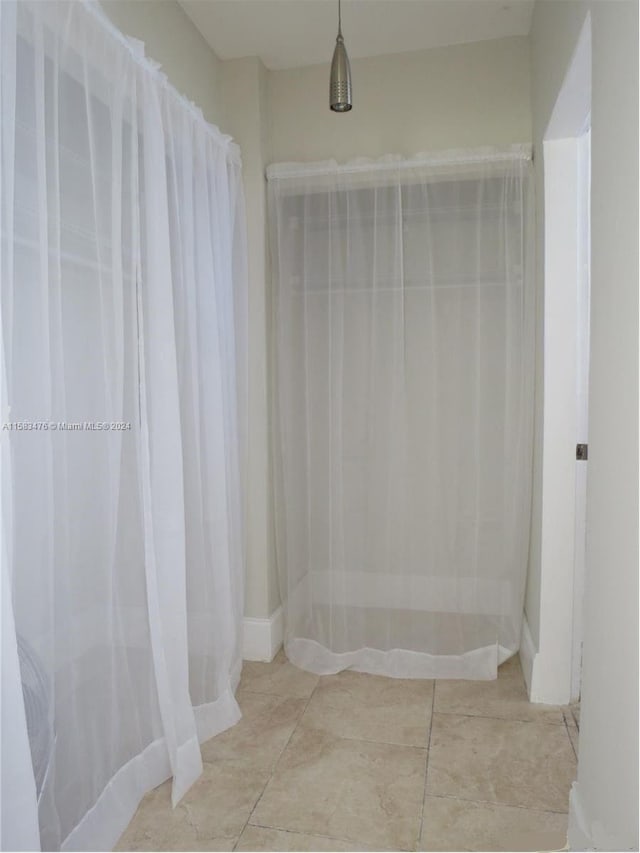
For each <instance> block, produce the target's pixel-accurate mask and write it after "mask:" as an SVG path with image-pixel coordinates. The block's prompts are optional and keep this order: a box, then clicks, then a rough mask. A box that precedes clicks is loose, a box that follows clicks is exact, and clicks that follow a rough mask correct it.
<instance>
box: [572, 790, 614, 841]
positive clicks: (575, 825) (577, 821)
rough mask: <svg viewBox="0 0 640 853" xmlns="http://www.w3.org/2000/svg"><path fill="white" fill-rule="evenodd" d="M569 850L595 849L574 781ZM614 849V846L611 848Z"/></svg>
mask: <svg viewBox="0 0 640 853" xmlns="http://www.w3.org/2000/svg"><path fill="white" fill-rule="evenodd" d="M568 841H569V850H595V849H596V848H595V847H594V844H593V839H592V838H591V833H590V832H589V829H588V826H587V821H586V819H585V816H584V811H583V809H582V805H581V803H580V790H579V788H578V783H577V782H574V783H573V785H572V786H571V793H570V794H569V830H568ZM611 849H612V850H613V849H614V848H613V847H612V848H611Z"/></svg>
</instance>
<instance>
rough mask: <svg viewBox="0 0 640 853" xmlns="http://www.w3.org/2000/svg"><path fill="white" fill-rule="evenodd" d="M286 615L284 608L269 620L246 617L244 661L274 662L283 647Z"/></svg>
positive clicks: (243, 625) (243, 627) (243, 641)
mask: <svg viewBox="0 0 640 853" xmlns="http://www.w3.org/2000/svg"><path fill="white" fill-rule="evenodd" d="M283 637H284V615H283V613H282V607H278V609H277V610H274V612H273V613H272V614H271V616H269V617H268V618H267V619H256V618H254V617H253V616H245V618H244V620H243V623H242V657H243V659H244V660H257V661H266V662H269V661H272V660H273V659H274V657H275V656H276V654H277V653H278V649H279V648H280V646H281V645H282V640H283Z"/></svg>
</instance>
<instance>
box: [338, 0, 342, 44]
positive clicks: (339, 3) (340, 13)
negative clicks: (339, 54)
mask: <svg viewBox="0 0 640 853" xmlns="http://www.w3.org/2000/svg"><path fill="white" fill-rule="evenodd" d="M338 35H339V36H341V35H342V7H341V0H338Z"/></svg>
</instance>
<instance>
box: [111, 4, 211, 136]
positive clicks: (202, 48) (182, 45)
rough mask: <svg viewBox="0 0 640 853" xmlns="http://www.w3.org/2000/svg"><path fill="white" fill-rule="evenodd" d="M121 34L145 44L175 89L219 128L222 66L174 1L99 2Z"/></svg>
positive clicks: (148, 54) (147, 51) (148, 53)
mask: <svg viewBox="0 0 640 853" xmlns="http://www.w3.org/2000/svg"><path fill="white" fill-rule="evenodd" d="M102 8H103V9H104V10H105V12H106V13H107V15H108V16H109V18H110V19H111V20H112V22H113V23H114V24H115V25H116V27H118V29H119V30H121V31H122V32H123V33H125V34H126V35H129V36H134V37H135V38H138V39H140V40H141V41H143V42H144V43H145V52H146V54H147V56H149V57H151V58H152V59H155V60H156V61H157V62H159V63H160V64H161V65H162V69H163V71H164V72H165V73H166V75H167V77H168V78H169V80H170V81H171V83H172V84H173V85H174V86H175V87H176V89H177V90H178V91H179V92H180V93H181V94H183V95H186V96H187V98H189V100H190V101H193V102H194V104H196V105H197V106H199V107H200V108H201V109H202V112H203V113H204V117H205V118H206V119H207V121H209V122H211V123H212V124H216V125H219V126H220V129H221V130H223V131H224V127H223V126H222V125H223V123H224V121H223V114H222V85H221V81H220V74H221V66H222V63H221V62H220V60H219V59H218V57H217V56H216V55H215V53H214V52H213V51H212V50H211V48H210V47H209V45H208V44H207V43H206V41H205V40H204V38H203V37H202V36H201V35H200V33H199V32H198V30H197V29H196V28H195V26H194V25H193V24H192V23H191V21H190V20H189V18H188V17H187V16H186V15H185V13H184V12H183V11H182V9H181V8H180V6H179V5H178V3H177V2H175V0H102Z"/></svg>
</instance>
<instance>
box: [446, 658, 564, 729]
mask: <svg viewBox="0 0 640 853" xmlns="http://www.w3.org/2000/svg"><path fill="white" fill-rule="evenodd" d="M434 710H435V711H437V712H438V713H441V714H470V715H472V716H478V717H496V718H498V719H505V720H526V721H529V722H539V723H554V724H557V725H563V724H564V716H563V713H562V708H561V707H560V706H557V705H537V704H533V703H531V702H529V698H528V696H527V688H526V685H525V681H524V677H523V675H522V669H521V668H520V660H519V658H518V656H517V655H516V656H515V657H512V658H510V659H509V660H508V661H506V662H505V663H503V664H502V666H501V667H500V668H499V669H498V677H497V678H496V679H495V680H494V681H465V680H460V681H459V680H451V681H446V680H441V681H437V682H436V695H435V703H434Z"/></svg>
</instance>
